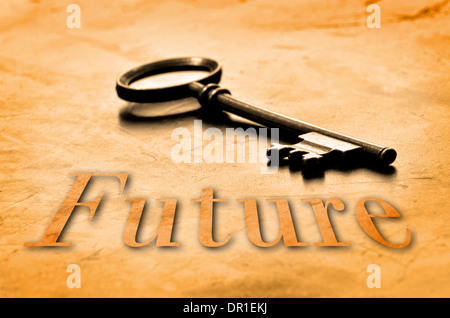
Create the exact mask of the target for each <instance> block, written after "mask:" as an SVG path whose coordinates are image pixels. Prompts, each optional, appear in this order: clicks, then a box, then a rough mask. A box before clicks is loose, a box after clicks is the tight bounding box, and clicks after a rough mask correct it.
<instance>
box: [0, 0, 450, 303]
mask: <svg viewBox="0 0 450 318" xmlns="http://www.w3.org/2000/svg"><path fill="white" fill-rule="evenodd" d="M372 2H374V3H375V2H376V3H377V4H378V5H379V6H380V8H381V28H379V29H377V28H375V29H369V28H368V27H367V25H366V19H367V17H368V15H369V13H367V12H366V7H367V6H368V5H369V4H370V3H371V2H369V1H368V2H366V3H364V2H363V1H356V0H345V1H333V2H330V1H325V0H324V1H317V0H314V1H313V0H304V1H276V3H275V2H274V1H268V0H267V1H266V0H254V1H252V0H249V1H237V0H236V1H168V2H166V1H138V0H133V1H121V2H119V1H117V2H114V5H113V4H111V2H110V1H103V0H101V1H95V3H94V2H93V1H81V0H79V1H76V3H77V4H79V6H80V8H81V28H74V29H70V28H68V26H67V24H66V19H67V17H68V16H69V13H67V12H66V7H67V4H65V3H61V1H56V0H55V1H45V2H44V1H42V2H41V1H25V0H21V1H12V0H11V1H9V0H7V1H3V2H2V4H1V5H0V6H1V7H2V10H0V47H1V51H0V52H1V53H0V54H1V59H0V79H1V85H0V105H1V122H0V136H1V137H0V144H1V157H0V159H1V166H0V169H1V176H0V177H1V189H0V198H1V200H0V211H1V214H0V233H1V235H0V250H1V254H0V264H1V265H0V296H2V297H35V296H41V297H51V296H52V297H53V296H57V297H59V296H63V297H104V296H106V297H109V296H111V297H194V296H195V297H209V296H213V297H431V296H433V297H436V296H437V297H440V296H445V297H448V296H450V289H449V288H450V284H449V277H450V271H449V268H450V267H449V260H450V258H449V240H448V237H449V232H448V229H449V226H448V224H449V213H448V208H447V205H446V201H447V199H448V195H449V188H450V186H449V185H450V168H449V163H450V160H449V156H448V149H449V147H450V138H449V132H450V131H449V126H448V123H449V119H450V81H449V72H450V65H449V60H450V55H449V54H450V50H449V49H450V47H449V43H450V41H449V40H450V38H449V31H450V20H449V16H448V14H449V10H450V9H449V8H450V5H449V4H448V2H449V1H448V0H447V1H439V0H435V1H420V0H418V1H406V0H404V1H403V0H402V1H394V0H390V1H386V0H383V1H372ZM175 56H207V57H212V58H215V59H217V60H219V61H220V62H221V63H222V65H223V68H224V75H223V80H222V82H221V83H222V84H223V86H224V87H227V88H228V89H230V90H231V92H233V94H234V95H235V96H238V97H241V98H243V99H246V100H249V101H251V102H253V103H254V104H257V105H263V106H264V107H266V108H268V109H271V110H274V111H277V112H280V113H283V114H286V115H290V116H292V117H295V118H300V119H302V120H304V121H307V122H311V123H314V124H317V125H319V126H323V127H326V128H330V129H334V130H337V131H340V132H342V133H346V134H349V135H353V136H358V137H359V138H362V139H366V140H369V141H373V142H376V143H378V144H382V145H387V146H391V147H393V148H395V149H396V150H397V152H398V159H397V160H396V161H395V163H394V165H393V169H391V170H389V171H378V170H373V169H367V168H358V169H352V170H348V171H347V170H345V171H342V170H336V169H333V170H329V171H326V172H325V173H324V175H323V176H321V177H315V178H306V177H304V176H303V175H302V174H301V173H293V172H291V171H289V169H285V168H282V169H280V170H279V171H278V172H277V173H275V174H261V173H260V168H261V164H251V163H225V164H208V163H201V164H196V163H191V164H189V163H178V164H177V163H174V162H173V161H172V159H171V150H172V148H173V147H174V145H175V144H176V143H177V141H175V140H172V139H171V134H172V132H173V131H174V129H176V128H178V127H184V128H187V129H188V130H189V131H191V132H193V129H194V119H196V117H195V116H193V115H188V116H177V117H174V118H167V119H164V120H160V121H150V120H141V121H133V120H126V119H124V118H122V117H120V116H119V114H120V112H121V111H122V112H123V111H132V112H136V113H137V114H138V115H140V116H145V115H148V112H150V113H151V112H152V111H154V108H152V107H151V105H150V106H149V105H133V104H128V103H126V102H124V101H122V100H120V99H118V98H117V96H116V93H115V88H114V85H115V80H116V78H117V76H119V75H120V74H121V73H122V72H124V71H126V70H128V69H129V68H131V67H134V66H137V65H139V64H142V63H145V62H149V61H152V60H156V59H162V58H167V57H175ZM196 106H197V104H196V102H195V101H194V100H185V101H183V102H181V103H175V104H173V105H171V106H170V107H172V110H175V111H177V110H178V109H180V108H185V107H187V108H195V107H196ZM203 125H204V127H203V129H206V128H208V127H217V128H219V129H221V131H223V132H225V128H227V127H233V126H230V123H207V122H204V123H203ZM260 151H264V149H260ZM89 172H92V173H126V174H128V181H127V184H126V187H125V190H124V191H123V192H122V191H120V188H119V183H118V181H117V180H114V179H108V178H103V179H102V178H98V179H95V180H93V181H92V184H91V187H90V188H89V193H87V194H86V197H85V198H84V199H85V200H87V201H89V200H92V199H94V198H95V197H96V196H97V195H98V193H99V192H100V191H101V190H105V196H104V198H103V199H102V203H101V206H100V207H99V210H98V211H97V213H96V215H95V217H94V218H93V220H92V221H88V215H89V212H88V210H87V209H83V208H77V209H76V212H74V214H73V215H72V217H71V219H70V224H68V225H67V228H66V231H65V232H64V237H63V239H64V241H68V242H71V243H72V245H71V246H70V247H57V248H43V247H26V246H24V243H25V242H37V241H39V240H40V238H41V237H42V235H43V234H44V232H45V230H46V228H47V227H48V225H49V224H50V222H51V221H52V219H53V217H54V216H55V213H56V212H57V210H58V208H59V207H60V205H61V203H62V202H63V200H64V199H65V197H66V195H67V194H68V192H69V190H70V189H71V187H72V185H73V183H74V180H75V177H74V176H71V175H69V174H77V173H89ZM206 188H214V195H215V197H217V198H221V199H226V200H227V201H226V202H221V203H217V204H215V205H214V207H215V210H214V213H215V218H216V219H215V227H214V237H215V238H216V240H217V241H220V240H223V239H224V238H225V237H226V236H227V234H231V239H230V241H229V242H228V243H227V244H226V245H225V246H223V247H219V248H207V247H204V246H202V245H201V243H200V242H199V213H200V204H199V203H198V202H193V201H192V199H198V198H200V196H201V192H202V189H206ZM132 198H145V199H147V205H148V206H147V214H146V215H147V216H146V217H145V218H144V219H143V220H142V222H143V224H142V225H141V231H140V234H139V235H140V237H141V239H142V240H145V239H147V238H149V237H150V236H151V235H152V233H153V232H154V231H155V230H156V228H157V225H158V222H159V216H160V215H161V211H162V203H160V202H158V201H157V199H167V198H173V199H177V200H178V205H177V211H176V212H177V216H176V219H175V230H174V233H173V240H174V241H177V242H179V246H178V247H173V248H172V247H165V248H161V247H156V246H155V243H154V242H153V243H150V244H149V245H148V246H144V247H141V248H131V247H127V246H125V245H124V243H123V240H122V235H123V232H124V227H125V222H126V220H127V218H128V214H129V213H130V206H131V205H130V203H129V202H126V201H125V199H132ZM242 198H256V199H257V201H258V208H259V209H260V214H261V220H260V221H261V226H262V228H263V237H264V239H265V240H266V241H268V242H269V241H273V240H274V239H276V237H277V235H278V219H277V214H276V210H275V207H274V206H275V205H274V203H272V202H267V201H266V199H274V198H286V199H288V201H289V204H290V208H291V212H292V215H293V217H294V221H295V224H296V228H297V231H298V233H299V237H300V238H301V240H302V241H304V242H307V243H308V246H306V247H296V248H288V247H285V246H284V245H283V243H282V242H281V243H280V244H277V245H276V246H273V247H268V248H263V247H257V246H255V245H253V244H252V243H251V242H250V241H249V238H248V236H247V230H246V225H245V215H244V209H243V203H242V202H238V201H236V199H242ZM311 198H320V199H322V200H327V199H330V198H337V199H339V200H341V201H342V202H344V203H345V210H344V211H342V212H336V211H334V210H333V211H332V210H330V218H331V219H332V223H333V228H334V230H335V232H336V235H337V237H338V238H339V240H341V241H344V242H349V243H350V246H348V247H335V248H330V247H320V246H314V245H313V242H320V241H321V236H320V231H319V229H318V226H317V223H316V221H315V218H314V214H313V211H312V209H311V206H310V205H308V203H307V202H304V201H302V200H303V199H311ZM363 198H378V199H380V200H383V201H385V202H387V203H389V204H391V205H392V206H393V207H395V209H396V210H397V211H398V212H399V213H400V214H401V218H399V219H395V220H386V219H385V220H380V223H379V225H380V227H379V228H380V231H381V233H382V234H383V236H384V237H386V238H387V239H389V240H390V241H392V242H402V241H404V240H405V235H406V234H405V229H406V228H408V229H409V230H410V231H411V235H412V241H411V243H410V244H409V245H408V246H407V247H405V248H402V249H393V248H389V247H386V246H383V245H381V244H379V243H378V242H376V241H375V240H373V239H371V238H370V237H369V236H368V235H367V234H366V233H365V232H364V231H363V230H362V229H361V227H360V226H359V225H358V222H357V220H356V218H355V206H356V204H357V202H358V201H359V200H361V199H363ZM69 264H78V265H79V266H80V268H81V271H82V287H81V288H79V289H76V288H75V289H69V288H67V286H66V279H67V275H68V273H67V272H66V269H67V266H68V265H69ZM370 264H377V265H379V266H380V269H381V284H382V285H381V288H368V287H367V285H366V279H367V277H368V275H369V274H368V273H367V271H366V269H367V266H368V265H370Z"/></svg>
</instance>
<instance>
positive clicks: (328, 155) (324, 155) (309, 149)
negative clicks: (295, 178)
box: [267, 132, 363, 169]
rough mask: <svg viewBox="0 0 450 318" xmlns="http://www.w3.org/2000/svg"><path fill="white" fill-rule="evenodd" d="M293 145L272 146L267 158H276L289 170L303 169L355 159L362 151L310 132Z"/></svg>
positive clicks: (352, 145) (346, 143) (349, 144)
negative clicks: (343, 159)
mask: <svg viewBox="0 0 450 318" xmlns="http://www.w3.org/2000/svg"><path fill="white" fill-rule="evenodd" d="M299 138H300V140H301V141H300V142H299V143H297V144H294V145H283V144H272V145H271V146H270V148H269V149H268V150H267V156H268V157H269V158H273V157H274V156H275V157H276V156H278V158H279V162H280V164H281V163H283V162H288V164H289V166H290V168H293V169H305V168H312V167H319V166H322V165H325V164H326V163H328V162H329V161H334V160H339V159H342V158H349V157H356V156H357V155H359V154H361V152H363V150H362V149H361V147H360V146H358V145H354V144H352V143H349V142H346V141H342V140H339V139H336V138H332V137H328V136H324V135H322V134H319V133H316V132H310V133H306V134H303V135H300V136H299Z"/></svg>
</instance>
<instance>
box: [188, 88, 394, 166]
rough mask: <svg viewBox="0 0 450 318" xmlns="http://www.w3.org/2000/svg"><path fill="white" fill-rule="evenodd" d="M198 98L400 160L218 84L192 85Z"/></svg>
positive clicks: (204, 103) (290, 129)
mask: <svg viewBox="0 0 450 318" xmlns="http://www.w3.org/2000/svg"><path fill="white" fill-rule="evenodd" d="M189 89H190V90H191V91H192V93H193V94H194V96H196V97H197V98H199V101H200V103H201V104H202V107H206V108H219V109H220V110H223V111H226V112H230V113H232V114H235V115H238V116H240V117H243V118H245V119H248V120H251V121H253V122H256V123H258V124H261V125H264V126H266V127H268V128H279V129H281V130H285V131H288V132H291V133H295V134H301V133H308V132H316V133H319V134H322V135H325V136H329V137H332V138H336V139H339V140H342V141H346V142H349V143H352V144H354V145H357V146H359V147H361V148H362V149H363V150H364V151H365V152H367V153H369V154H371V155H373V156H375V157H376V158H378V159H380V160H381V161H382V162H384V163H385V164H391V163H392V162H394V160H395V159H396V157H397V153H396V151H395V150H394V149H392V148H389V147H384V146H380V145H377V144H374V143H372V142H368V141H365V140H362V139H358V138H355V137H352V136H348V135H345V134H342V133H339V132H335V131H332V130H329V129H326V128H322V127H319V126H316V125H312V124H309V123H306V122H304V121H301V120H298V119H294V118H292V117H289V116H285V115H282V114H279V113H276V112H274V111H271V110H268V109H265V108H262V107H259V106H255V105H252V104H250V103H248V102H246V101H243V100H240V99H238V98H235V97H233V96H232V95H231V93H230V92H229V91H228V90H226V89H223V88H221V87H220V86H219V85H217V84H208V85H203V84H200V83H198V82H194V83H191V84H189Z"/></svg>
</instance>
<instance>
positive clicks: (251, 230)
mask: <svg viewBox="0 0 450 318" xmlns="http://www.w3.org/2000/svg"><path fill="white" fill-rule="evenodd" d="M75 175H76V176H77V178H76V180H75V183H74V185H73V186H72V189H71V190H70V191H69V194H68V195H67V197H66V199H65V200H64V202H63V203H62V205H61V207H60V208H59V210H58V211H57V213H56V215H55V217H54V218H53V220H52V222H51V223H50V225H49V227H48V229H47V231H46V232H45V233H44V236H43V237H42V239H41V241H40V242H37V243H30V242H28V243H25V246H70V243H69V242H58V238H59V236H60V235H61V233H62V231H63V230H64V227H65V226H66V223H67V221H68V220H69V218H70V216H71V214H72V213H73V210H74V209H75V207H77V206H84V207H87V208H89V210H90V217H89V221H90V220H92V219H93V217H94V216H95V212H96V211H97V208H98V206H99V204H100V201H101V200H102V196H103V191H102V192H101V193H100V194H99V195H98V196H97V198H96V199H94V200H93V201H90V202H78V200H79V199H80V197H81V195H82V194H83V192H84V190H85V189H86V186H87V185H88V183H89V180H91V178H92V177H93V176H112V177H116V178H118V179H119V181H120V189H121V190H120V191H121V192H123V189H124V187H125V183H126V181H127V178H128V174H125V173H119V174H97V173H80V174H75ZM126 201H127V202H130V203H131V211H130V214H129V216H128V220H127V221H126V224H125V230H124V233H123V241H124V243H125V244H126V245H128V246H131V247H141V246H145V245H148V244H149V243H150V242H152V241H153V240H156V246H172V247H173V246H178V245H179V243H178V242H172V231H173V227H174V218H175V213H176V205H177V200H176V199H160V200H158V201H162V202H164V209H163V212H162V216H161V221H160V224H159V227H158V229H157V230H156V233H154V235H153V236H152V237H150V238H149V239H148V240H147V241H145V242H137V241H136V234H137V231H138V228H139V224H140V222H141V218H142V214H143V209H144V205H145V199H126ZM192 201H194V202H199V203H200V222H199V240H200V242H201V243H202V244H203V245H204V246H207V247H220V246H223V245H225V244H226V243H227V242H228V241H229V239H230V237H231V234H228V235H227V237H226V238H225V239H224V240H222V241H215V240H214V235H213V224H214V223H215V222H214V220H213V219H214V213H213V206H214V203H217V202H224V201H227V200H225V199H216V198H214V193H213V189H212V188H208V189H202V196H201V198H200V199H192ZM237 201H239V202H242V203H243V208H244V209H243V210H244V213H245V220H246V227H247V234H248V237H249V239H250V241H251V242H252V243H253V244H255V245H257V246H260V247H270V246H274V245H275V244H277V243H278V242H279V241H280V240H281V238H283V241H284V245H285V246H306V245H307V243H306V242H300V241H299V240H298V238H297V234H296V229H295V226H294V222H293V219H292V215H291V211H290V209H289V203H288V200H287V199H283V198H280V199H267V201H269V202H274V203H275V204H276V209H277V212H278V217H279V224H280V226H279V229H280V230H279V235H278V237H277V239H275V240H274V241H273V242H265V241H264V240H263V238H262V234H261V227H260V223H259V216H258V209H257V202H256V199H251V198H248V199H238V200H237ZM301 201H303V202H308V203H309V204H310V205H311V207H312V210H313V212H314V215H315V218H316V220H317V225H318V228H319V231H320V234H321V236H322V239H323V242H315V243H314V245H315V246H349V245H350V243H348V242H339V241H338V240H337V238H336V235H335V234H334V230H333V227H332V225H331V222H330V219H329V216H328V208H334V209H335V210H336V211H343V210H344V203H343V202H342V201H341V200H339V199H336V198H332V199H328V200H326V202H325V203H323V201H322V199H319V198H313V199H302V200H301ZM369 201H372V202H376V203H377V204H378V205H380V206H381V208H382V209H383V210H384V213H380V214H369V212H368V211H367V208H366V205H365V204H366V203H367V202H369ZM355 216H356V220H357V221H358V223H359V225H360V226H361V228H362V229H363V230H364V232H365V233H366V234H367V235H369V236H370V237H371V238H372V239H374V240H375V241H377V242H378V243H380V244H382V245H385V246H388V247H393V248H402V247H405V246H407V245H408V244H409V243H410V241H411V233H410V231H409V229H406V240H405V241H404V242H403V243H400V244H393V243H391V242H389V241H387V240H386V239H385V238H384V237H383V236H382V235H381V234H380V232H379V231H378V228H377V227H376V226H375V224H374V222H373V219H374V218H398V217H400V214H399V213H398V212H397V211H396V210H395V209H394V208H393V207H392V206H391V205H389V204H388V203H386V202H384V201H382V200H379V199H375V198H365V199H361V200H359V201H358V203H357V204H356V207H355Z"/></svg>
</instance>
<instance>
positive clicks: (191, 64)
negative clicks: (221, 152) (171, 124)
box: [116, 57, 397, 167]
mask: <svg viewBox="0 0 450 318" xmlns="http://www.w3.org/2000/svg"><path fill="white" fill-rule="evenodd" d="M179 71H207V72H208V74H207V75H206V76H204V77H202V78H200V79H198V80H196V81H193V82H189V83H184V84H178V85H173V86H168V87H162V88H134V87H131V86H130V85H131V84H132V83H134V82H136V81H138V80H140V79H143V78H146V77H149V76H152V75H158V74H163V73H170V72H179ZM221 76H222V67H221V65H220V64H219V63H218V62H217V61H215V60H212V59H209V58H203V57H184V58H174V59H167V60H161V61H156V62H152V63H149V64H145V65H141V66H139V67H136V68H133V69H131V70H129V71H128V72H126V73H125V74H123V75H122V76H120V77H119V78H118V80H117V83H116V91H117V94H118V96H119V97H120V98H122V99H124V100H127V101H131V102H140V103H147V102H162V101H168V100H174V99H181V98H186V97H196V98H197V99H198V100H199V102H200V104H201V106H202V109H203V110H205V112H206V113H207V114H209V115H212V116H214V115H217V111H226V112H229V113H232V114H235V115H238V116H241V117H243V118H246V119H248V120H251V121H253V122H256V123H259V124H262V125H264V126H267V127H269V128H279V129H280V130H284V131H287V132H290V133H295V134H298V135H299V139H300V142H299V143H297V144H294V145H281V144H273V145H271V147H270V148H269V149H268V154H270V155H272V157H273V155H278V156H279V157H278V158H279V159H280V160H288V161H289V164H290V165H291V166H299V167H303V166H305V165H306V166H308V165H310V164H311V163H314V164H316V163H321V162H323V161H327V159H328V160H333V158H338V157H344V158H350V157H357V156H359V155H361V153H364V154H367V155H369V157H372V158H373V159H375V160H376V161H379V162H381V163H383V164H385V165H389V164H391V163H392V162H394V160H395V159H396V157H397V153H396V151H395V150H394V149H392V148H388V147H383V146H379V145H376V144H374V143H371V142H367V141H364V140H361V139H357V138H353V137H350V136H347V135H344V134H341V133H337V132H334V131H331V130H328V129H325V128H321V127H318V126H315V125H312V124H308V123H305V122H303V121H300V120H297V119H294V118H291V117H288V116H284V115H281V114H278V113H275V112H273V111H270V110H267V109H264V108H261V107H258V106H254V105H251V104H249V103H247V102H244V101H242V100H239V99H237V98H235V97H233V96H232V95H231V93H230V91H228V90H227V89H225V88H221V87H220V86H219V85H218V84H217V83H219V82H220V79H221ZM301 133H303V134H301Z"/></svg>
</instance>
